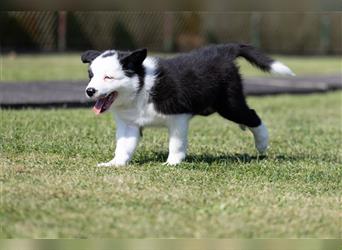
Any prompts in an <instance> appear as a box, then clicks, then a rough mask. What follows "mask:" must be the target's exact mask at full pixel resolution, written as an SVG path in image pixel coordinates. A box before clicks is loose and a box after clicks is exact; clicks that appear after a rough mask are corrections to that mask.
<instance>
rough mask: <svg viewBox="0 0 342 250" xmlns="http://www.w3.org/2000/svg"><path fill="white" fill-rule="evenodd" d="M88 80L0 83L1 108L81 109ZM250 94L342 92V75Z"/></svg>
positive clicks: (249, 84)
mask: <svg viewBox="0 0 342 250" xmlns="http://www.w3.org/2000/svg"><path fill="white" fill-rule="evenodd" d="M86 85H87V83H86V82H84V81H50V82H30V83H27V82H15V83H13V82H0V107H2V108H22V107H80V106H90V105H91V103H90V102H89V101H88V100H87V99H86V97H85V95H84V89H85V87H86ZM244 88H245V93H246V95H274V94H284V93H289V94H304V93H315V92H327V91H332V90H337V89H342V75H332V76H318V77H317V76H316V77H291V78H288V77H253V78H247V79H245V81H244Z"/></svg>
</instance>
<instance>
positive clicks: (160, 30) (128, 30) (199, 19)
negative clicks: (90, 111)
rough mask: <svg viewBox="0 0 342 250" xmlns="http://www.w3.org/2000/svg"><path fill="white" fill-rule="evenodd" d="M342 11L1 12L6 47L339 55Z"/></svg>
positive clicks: (0, 32)
mask: <svg viewBox="0 0 342 250" xmlns="http://www.w3.org/2000/svg"><path fill="white" fill-rule="evenodd" d="M341 26H342V13H338V12H335V13H297V12H285V13H284V12H56V11H46V12H0V39H1V40H0V46H1V50H2V51H5V52H6V51H29V52H32V51H74V50H84V49H99V50H103V49H109V48H116V49H134V48H138V47H147V48H148V49H150V50H151V51H156V52H161V51H162V52H174V51H186V50H189V49H192V48H196V47H200V46H202V45H205V44H208V43H225V42H245V43H251V44H254V45H255V46H257V47H259V48H261V49H263V50H264V51H267V52H271V53H282V54H341V52H342V35H341V33H342V31H341V28H342V27H341Z"/></svg>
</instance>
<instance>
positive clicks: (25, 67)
mask: <svg viewBox="0 0 342 250" xmlns="http://www.w3.org/2000/svg"><path fill="white" fill-rule="evenodd" d="M273 58H275V59H277V60H280V61H282V62H284V63H285V64H287V65H288V66H289V67H290V68H291V69H292V70H293V71H294V72H295V73H296V74H297V75H312V74H314V75H322V74H340V73H341V69H342V64H341V59H340V58H339V57H295V56H276V55H274V56H273ZM238 63H239V65H240V66H241V72H242V74H243V75H244V76H265V75H267V74H265V73H263V72H262V71H260V70H259V69H256V68H254V67H253V66H251V65H250V64H249V63H248V62H246V61H245V60H244V59H239V60H238ZM0 66H1V67H0V81H35V80H43V81H45V80H87V79H88V78H87V77H88V74H87V65H85V64H82V63H81V60H80V54H76V53H72V54H52V55H49V54H45V55H44V54H36V55H21V54H19V55H16V56H13V55H4V56H2V57H0ZM18 69H20V70H18Z"/></svg>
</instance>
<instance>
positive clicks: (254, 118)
mask: <svg viewBox="0 0 342 250" xmlns="http://www.w3.org/2000/svg"><path fill="white" fill-rule="evenodd" d="M217 112H218V113H219V114H220V115H221V116H222V117H224V118H226V119H228V120H231V121H233V122H236V123H238V124H240V127H241V126H242V127H245V126H246V127H248V129H249V130H250V131H251V132H252V134H253V136H254V142H255V147H256V148H257V150H258V152H259V153H261V154H263V153H265V152H266V150H267V147H268V131H267V128H266V126H265V125H264V124H263V123H262V121H261V119H260V118H259V116H258V115H257V113H256V112H255V111H254V110H253V109H250V108H249V107H248V105H247V104H246V102H245V99H244V97H243V96H242V95H240V98H236V97H235V98H228V97H225V98H224V100H223V101H221V102H219V104H218V105H217Z"/></svg>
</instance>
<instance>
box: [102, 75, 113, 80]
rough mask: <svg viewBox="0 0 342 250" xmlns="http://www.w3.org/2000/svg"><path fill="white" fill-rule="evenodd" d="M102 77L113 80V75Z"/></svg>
mask: <svg viewBox="0 0 342 250" xmlns="http://www.w3.org/2000/svg"><path fill="white" fill-rule="evenodd" d="M104 79H105V80H113V79H114V77H112V76H105V77H104Z"/></svg>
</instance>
